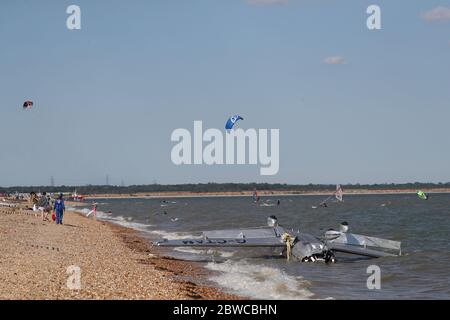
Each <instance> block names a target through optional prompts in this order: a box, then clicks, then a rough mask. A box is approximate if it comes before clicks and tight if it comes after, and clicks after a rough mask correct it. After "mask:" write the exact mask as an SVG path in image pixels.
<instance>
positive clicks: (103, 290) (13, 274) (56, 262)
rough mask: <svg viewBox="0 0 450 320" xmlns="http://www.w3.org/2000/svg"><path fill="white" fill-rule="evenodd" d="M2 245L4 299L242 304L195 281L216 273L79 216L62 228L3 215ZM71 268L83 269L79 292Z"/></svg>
mask: <svg viewBox="0 0 450 320" xmlns="http://www.w3.org/2000/svg"><path fill="white" fill-rule="evenodd" d="M0 243H1V246H0V299H237V298H238V297H237V296H233V295H229V294H225V293H222V292H221V291H219V289H216V288H214V287H210V286H208V285H206V284H199V283H200V282H201V281H193V279H195V278H197V279H200V278H201V277H202V275H204V277H205V278H206V277H207V272H208V271H206V270H204V269H203V268H201V267H200V266H199V265H196V264H195V263H190V262H185V261H180V260H176V259H173V258H169V257H164V255H163V252H158V248H152V247H151V246H150V245H149V244H148V241H146V240H145V239H143V238H141V237H139V236H138V234H137V232H136V231H134V230H131V229H128V228H124V227H121V226H116V225H113V224H111V223H108V222H104V221H103V222H102V221H94V220H92V219H87V218H86V217H84V216H82V215H80V214H78V213H74V212H67V213H66V214H65V216H64V225H62V226H61V225H56V224H55V223H53V222H44V221H42V219H41V217H40V216H37V217H36V216H35V215H34V213H33V212H32V211H29V210H23V209H13V208H0ZM71 266H77V267H79V268H80V271H81V272H80V280H81V289H79V290H76V289H75V290H74V289H69V288H68V286H67V282H68V279H76V277H74V276H73V271H71V269H69V270H68V268H69V267H71ZM72 270H73V269H72ZM68 271H69V273H68ZM71 275H72V277H71ZM194 282H195V283H194Z"/></svg>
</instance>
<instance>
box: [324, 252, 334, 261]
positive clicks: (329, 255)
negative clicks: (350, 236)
mask: <svg viewBox="0 0 450 320" xmlns="http://www.w3.org/2000/svg"><path fill="white" fill-rule="evenodd" d="M335 262H336V257H335V256H334V253H333V252H331V251H328V252H327V253H325V263H335Z"/></svg>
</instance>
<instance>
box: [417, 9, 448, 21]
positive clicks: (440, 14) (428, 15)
mask: <svg viewBox="0 0 450 320" xmlns="http://www.w3.org/2000/svg"><path fill="white" fill-rule="evenodd" d="M422 19H423V20H426V21H445V20H450V8H447V7H435V8H433V9H431V10H428V11H425V12H424V13H422Z"/></svg>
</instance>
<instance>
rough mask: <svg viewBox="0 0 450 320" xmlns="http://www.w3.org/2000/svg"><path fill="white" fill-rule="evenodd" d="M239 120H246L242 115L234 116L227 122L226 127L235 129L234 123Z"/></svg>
mask: <svg viewBox="0 0 450 320" xmlns="http://www.w3.org/2000/svg"><path fill="white" fill-rule="evenodd" d="M238 120H244V118H242V117H241V116H238V115H236V116H232V117H231V118H230V119H228V121H227V123H226V124H225V129H227V130H230V129H233V126H234V124H235V123H236V122H237V121H238Z"/></svg>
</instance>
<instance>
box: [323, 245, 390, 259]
mask: <svg viewBox="0 0 450 320" xmlns="http://www.w3.org/2000/svg"><path fill="white" fill-rule="evenodd" d="M327 248H328V249H329V250H333V251H337V252H344V253H351V254H357V255H360V256H365V257H371V258H381V257H394V256H396V254H392V253H389V252H385V251H381V250H374V249H368V248H364V247H358V246H354V245H348V244H341V243H331V244H330V243H329V244H327Z"/></svg>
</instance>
